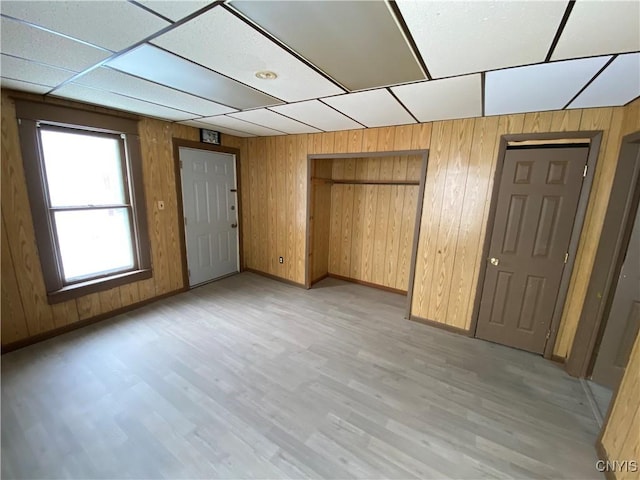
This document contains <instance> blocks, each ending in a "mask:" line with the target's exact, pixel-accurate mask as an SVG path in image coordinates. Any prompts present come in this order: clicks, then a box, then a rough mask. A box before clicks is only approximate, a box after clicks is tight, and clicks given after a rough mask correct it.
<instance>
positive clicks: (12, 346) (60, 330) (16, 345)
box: [0, 287, 189, 355]
mask: <svg viewBox="0 0 640 480" xmlns="http://www.w3.org/2000/svg"><path fill="white" fill-rule="evenodd" d="M188 290H189V288H188V287H183V288H179V289H178V290H173V291H171V292H167V293H163V294H162V295H158V296H156V297H152V298H147V299H146V300H142V301H141V302H136V303H132V304H131V305H127V306H126V307H121V308H116V309H115V310H111V311H110V312H106V313H101V314H100V315H96V316H95V317H89V318H85V319H84V320H79V321H77V322H74V323H70V324H69V325H64V326H62V327H57V328H54V329H53V330H48V331H46V332H42V333H38V334H36V335H33V336H31V337H29V338H24V339H22V340H18V341H16V342H12V343H8V344H7V345H2V347H1V349H0V353H1V354H2V355H4V354H5V353H9V352H13V351H15V350H19V349H21V348H24V347H28V346H29V345H34V344H36V343H40V342H44V341H45V340H49V339H51V338H54V337H57V336H60V335H63V334H65V333H69V332H73V331H74V330H78V329H80V328H84V327H88V326H89V325H93V324H94V323H98V322H101V321H103V320H107V319H109V318H113V317H116V316H118V315H122V314H123V313H128V312H131V311H133V310H137V309H138V308H141V307H144V306H146V305H149V304H151V303H153V302H157V301H158V300H162V299H164V298H169V297H173V296H174V295H177V294H179V293H183V292H186V291H188Z"/></svg>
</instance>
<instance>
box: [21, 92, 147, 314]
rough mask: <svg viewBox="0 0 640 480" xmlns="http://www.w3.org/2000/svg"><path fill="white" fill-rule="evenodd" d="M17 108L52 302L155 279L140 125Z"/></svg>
mask: <svg viewBox="0 0 640 480" xmlns="http://www.w3.org/2000/svg"><path fill="white" fill-rule="evenodd" d="M16 106H17V111H18V118H19V124H20V141H21V146H22V151H23V161H24V166H25V173H26V177H27V186H28V189H29V197H30V201H31V210H32V214H33V219H34V226H35V231H36V240H37V243H38V250H39V254H40V261H41V264H42V270H43V274H44V277H45V285H46V287H47V294H48V298H49V301H50V303H56V302H58V301H64V300H67V299H69V298H74V297H77V296H80V295H85V294H87V293H91V292H96V291H100V290H105V289H108V288H113V287H114V286H117V285H121V284H124V283H128V282H132V281H137V280H140V279H142V278H148V277H150V276H151V270H150V260H149V250H148V240H147V239H148V236H147V230H146V216H145V211H144V197H143V195H142V178H141V165H140V146H139V140H138V136H137V125H136V122H135V121H133V120H128V119H120V118H118V117H112V116H110V115H102V114H97V113H93V112H84V111H80V110H74V109H69V108H65V107H59V106H54V105H43V104H37V103H34V102H23V101H18V102H17V103H16Z"/></svg>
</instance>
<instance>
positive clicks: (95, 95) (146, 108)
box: [52, 83, 193, 121]
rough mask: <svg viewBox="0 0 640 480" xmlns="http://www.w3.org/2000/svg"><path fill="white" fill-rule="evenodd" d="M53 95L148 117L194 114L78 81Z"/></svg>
mask: <svg viewBox="0 0 640 480" xmlns="http://www.w3.org/2000/svg"><path fill="white" fill-rule="evenodd" d="M52 95H55V96H56V97H63V98H69V99H71V100H78V101H81V102H87V103H93V104H95V105H101V106H104V107H111V108H116V109H118V110H124V111H126V112H132V113H138V114H140V115H145V116H147V117H156V118H160V119H163V120H172V121H177V120H188V119H190V118H193V114H191V113H187V112H181V111H179V110H174V109H172V108H167V107H164V106H162V105H155V104H152V103H148V102H143V101H142V100H136V99H135V98H129V97H123V96H122V95H118V94H117V93H112V92H107V91H106V90H99V89H95V88H91V87H85V86H84V85H78V84H76V83H68V84H66V85H64V86H63V87H61V88H60V89H58V90H56V91H55V92H54V93H53V94H52Z"/></svg>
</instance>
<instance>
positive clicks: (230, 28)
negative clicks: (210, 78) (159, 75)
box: [153, 7, 342, 102]
mask: <svg viewBox="0 0 640 480" xmlns="http://www.w3.org/2000/svg"><path fill="white" fill-rule="evenodd" d="M153 43H155V44H156V45H160V46H161V47H164V48H166V49H167V50H169V51H172V52H174V53H177V54H178V55H181V56H183V57H186V58H189V59H191V60H192V61H194V62H197V63H199V64H201V65H204V66H205V67H208V68H211V69H212V70H215V71H216V72H220V73H222V74H224V75H227V76H229V77H231V78H234V79H236V80H238V81H240V82H242V83H245V84H247V85H251V86H253V87H255V88H257V89H258V90H261V91H263V92H266V93H268V94H269V95H272V96H274V97H277V98H280V99H282V100H285V101H287V102H294V101H298V100H307V99H309V98H316V97H320V96H326V95H334V94H337V93H342V90H341V89H340V88H339V87H337V86H336V85H334V84H333V83H332V82H330V81H329V80H327V79H326V78H324V77H323V76H322V75H320V74H318V73H316V72H315V71H314V70H312V69H311V68H310V67H308V66H307V65H305V64H304V63H302V62H301V61H299V60H298V59H296V58H295V57H294V56H293V55H290V54H289V53H287V52H286V51H285V50H283V49H282V48H280V47H279V46H277V45H276V44H275V43H273V42H272V41H271V40H269V39H267V38H266V37H265V36H264V35H262V34H260V33H258V32H257V31H256V30H255V29H253V28H252V27H250V26H249V25H247V24H246V23H244V22H243V21H242V20H240V19H238V18H236V17H235V16H234V15H232V14H231V13H229V12H227V11H226V10H225V9H223V8H221V7H216V8H214V9H212V10H209V11H208V12H206V13H204V14H202V15H200V16H198V17H196V18H195V19H193V20H191V21H189V22H187V23H185V24H183V25H182V26H180V27H177V28H175V29H173V30H171V31H170V32H167V33H166V34H164V35H162V36H160V37H158V38H156V39H154V40H153ZM261 70H271V71H274V72H276V73H277V74H278V78H277V79H275V80H260V79H258V78H256V75H255V74H256V72H258V71H261Z"/></svg>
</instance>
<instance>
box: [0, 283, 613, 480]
mask: <svg viewBox="0 0 640 480" xmlns="http://www.w3.org/2000/svg"><path fill="white" fill-rule="evenodd" d="M405 301H406V298H405V297H402V296H399V295H395V294H392V293H387V292H382V291H379V290H374V289H370V288H367V287H363V286H359V285H354V284H349V283H346V282H341V281H337V280H333V279H326V280H324V281H322V282H321V283H320V284H318V286H317V288H314V289H312V290H309V291H305V290H303V289H300V288H297V287H293V286H289V285H286V284H283V283H280V282H277V281H274V280H270V279H266V278H263V277H260V276H258V275H255V274H251V273H243V274H240V275H236V276H233V277H230V278H227V279H224V280H221V281H219V282H216V283H212V284H209V285H206V286H204V287H200V288H197V289H195V290H192V291H190V292H188V293H185V294H180V295H178V296H175V297H171V298H169V299H166V300H163V301H160V302H156V303H154V304H151V305H149V306H147V307H144V308H142V309H139V310H136V311H134V312H131V313H129V314H126V315H121V316H119V317H117V318H114V319H112V320H108V321H105V322H102V323H100V324H96V325H93V326H91V327H87V328H84V329H82V330H78V331H75V332H72V333H70V334H67V335H64V336H61V337H57V338H55V339H52V340H49V341H47V342H44V343H41V344H38V345H34V346H31V347H29V348H25V349H22V350H19V351H16V352H13V353H10V354H7V355H4V356H3V357H2V478H4V479H9V478H61V477H72V478H83V479H84V478H398V479H399V478H514V477H515V478H565V477H568V478H602V476H601V474H599V473H598V472H596V470H595V468H594V465H595V462H596V454H595V450H594V447H593V445H594V442H595V439H596V436H597V433H598V427H597V425H596V422H595V420H594V418H593V414H592V412H591V409H590V407H589V404H588V401H587V399H586V396H585V393H584V391H583V388H582V386H581V385H580V382H579V381H578V380H576V379H573V378H570V377H568V376H567V375H566V374H565V373H564V372H563V371H562V369H561V368H559V367H558V366H557V365H555V364H553V363H551V362H549V361H546V360H544V359H543V358H541V357H539V356H536V355H532V354H529V353H525V352H522V351H517V350H513V349H510V348H507V347H503V346H500V345H495V344H491V343H488V342H484V341H481V340H475V339H471V338H466V337H464V336H460V335H456V334H452V333H448V332H445V331H442V330H439V329H435V328H433V327H429V326H425V325H422V324H418V323H414V322H410V321H407V320H403V318H402V316H403V312H404V305H405Z"/></svg>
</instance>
